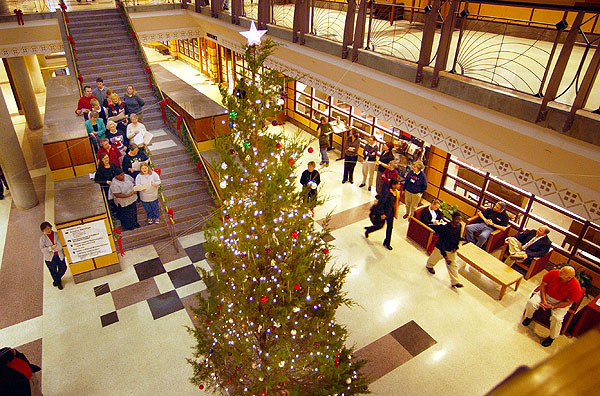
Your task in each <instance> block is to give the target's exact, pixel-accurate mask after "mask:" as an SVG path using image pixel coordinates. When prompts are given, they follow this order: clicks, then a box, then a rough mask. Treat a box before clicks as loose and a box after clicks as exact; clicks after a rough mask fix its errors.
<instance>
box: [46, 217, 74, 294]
mask: <svg viewBox="0 0 600 396" xmlns="http://www.w3.org/2000/svg"><path fill="white" fill-rule="evenodd" d="M40 230H41V231H42V236H41V237H40V249H41V250H42V253H43V254H44V261H45V262H46V267H48V271H50V275H51V276H52V285H53V286H54V287H58V288H59V289H60V290H62V289H63V284H62V277H63V275H64V274H65V272H67V264H66V263H65V254H64V252H63V247H62V245H61V243H60V239H59V238H58V234H57V233H56V232H54V231H53V230H52V224H50V223H48V222H47V221H44V222H43V223H42V224H40Z"/></svg>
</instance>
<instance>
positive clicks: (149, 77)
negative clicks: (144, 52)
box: [144, 66, 153, 89]
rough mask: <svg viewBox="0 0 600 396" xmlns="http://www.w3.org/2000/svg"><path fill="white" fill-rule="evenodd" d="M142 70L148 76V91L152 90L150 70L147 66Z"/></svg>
mask: <svg viewBox="0 0 600 396" xmlns="http://www.w3.org/2000/svg"><path fill="white" fill-rule="evenodd" d="M144 70H146V74H147V75H148V83H149V84H150V89H152V88H153V87H152V77H151V76H150V68H149V67H148V66H144Z"/></svg>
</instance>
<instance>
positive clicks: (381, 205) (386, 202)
mask: <svg viewBox="0 0 600 396" xmlns="http://www.w3.org/2000/svg"><path fill="white" fill-rule="evenodd" d="M398 198H399V193H398V180H396V179H392V180H391V181H390V188H389V190H386V191H384V192H383V194H382V195H381V197H380V198H379V201H377V204H376V205H375V206H374V208H373V213H372V215H373V217H372V218H371V220H372V222H373V225H372V226H370V227H365V238H368V237H369V234H370V233H372V232H373V231H377V230H380V229H382V228H383V224H384V223H387V228H386V229H385V239H384V240H383V246H384V247H385V248H386V249H387V250H392V246H391V245H390V243H391V241H392V229H393V227H394V217H396V216H398V213H397V210H398V208H397V205H398Z"/></svg>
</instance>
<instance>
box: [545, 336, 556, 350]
mask: <svg viewBox="0 0 600 396" xmlns="http://www.w3.org/2000/svg"><path fill="white" fill-rule="evenodd" d="M553 342H554V338H550V337H548V338H546V339H545V340H544V341H542V346H543V347H545V348H547V347H549V346H550V345H552V343H553Z"/></svg>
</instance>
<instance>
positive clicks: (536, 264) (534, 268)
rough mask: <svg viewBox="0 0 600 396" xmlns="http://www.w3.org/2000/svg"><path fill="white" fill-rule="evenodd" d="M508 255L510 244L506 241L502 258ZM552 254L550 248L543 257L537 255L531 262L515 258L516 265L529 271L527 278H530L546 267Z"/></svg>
mask: <svg viewBox="0 0 600 396" xmlns="http://www.w3.org/2000/svg"><path fill="white" fill-rule="evenodd" d="M507 255H508V245H507V244H506V243H505V244H504V246H503V247H502V253H501V254H500V259H501V260H504V259H505V256H507ZM551 255H552V249H550V250H548V253H546V254H545V255H544V256H542V257H535V258H534V259H533V260H532V261H531V263H529V264H525V261H524V260H515V265H518V266H519V267H521V268H523V269H524V270H526V271H527V273H525V280H529V278H531V277H532V276H535V275H536V274H537V273H539V272H540V271H541V270H543V269H546V265H548V260H550V256H551Z"/></svg>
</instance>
